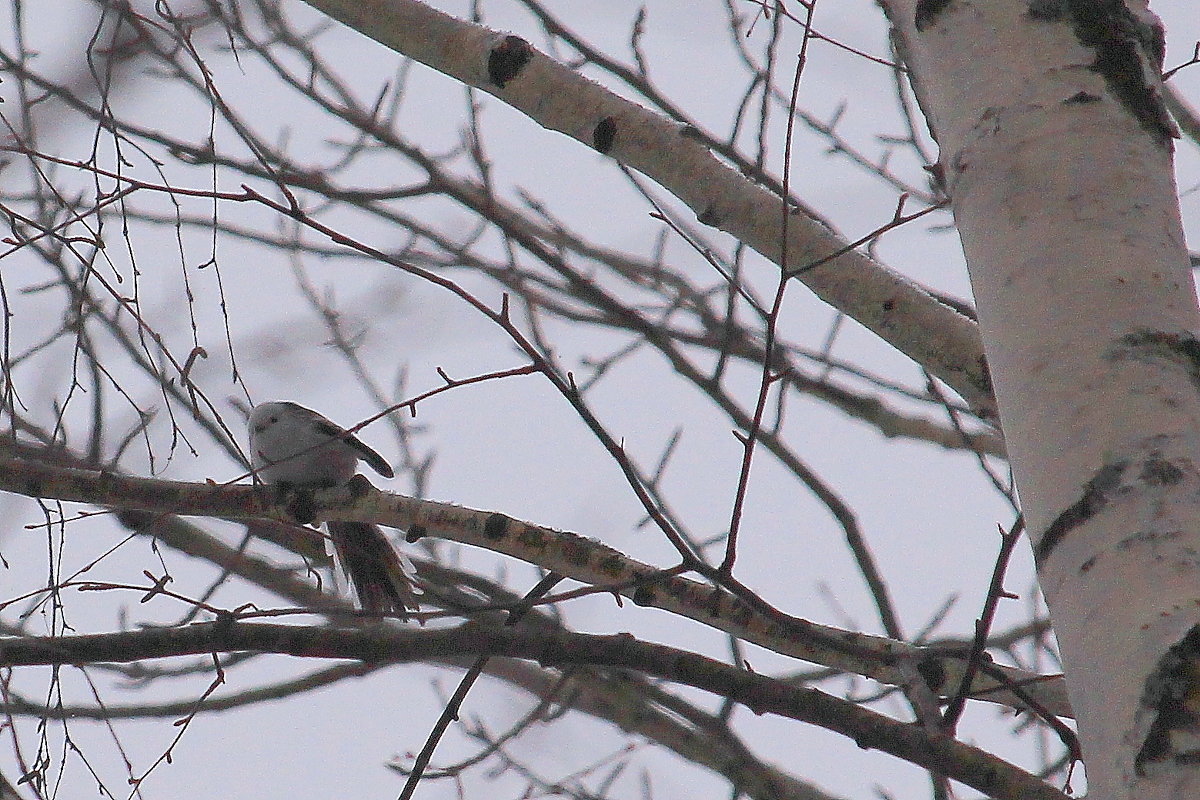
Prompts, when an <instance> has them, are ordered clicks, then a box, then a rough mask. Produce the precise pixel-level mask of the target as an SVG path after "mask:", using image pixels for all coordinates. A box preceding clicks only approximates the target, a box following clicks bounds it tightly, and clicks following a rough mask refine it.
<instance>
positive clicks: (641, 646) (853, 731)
mask: <svg viewBox="0 0 1200 800" xmlns="http://www.w3.org/2000/svg"><path fill="white" fill-rule="evenodd" d="M246 651H250V652H258V653H277V654H283V655H291V656H299V657H303V658H334V659H347V658H349V659H356V660H359V661H364V662H368V663H392V662H406V661H418V660H425V659H428V658H430V657H435V658H448V657H452V656H463V655H468V654H476V655H489V656H507V657H510V658H520V659H527V660H533V661H537V662H538V663H540V664H543V665H547V666H560V665H572V666H574V665H589V666H603V667H612V668H619V669H630V670H636V671H638V672H642V673H645V674H647V675H652V676H655V677H658V678H662V679H665V680H669V681H672V682H674V683H678V684H682V685H685V686H691V687H695V688H697V689H703V690H705V691H708V692H712V693H713V694H716V695H718V696H720V697H725V698H729V699H730V700H733V701H734V702H737V703H740V704H742V705H744V706H746V707H747V708H749V709H750V710H752V711H753V712H754V713H756V714H777V715H779V716H783V717H788V718H791V719H795V720H799V721H803V722H808V723H811V724H814V725H819V726H821V727H823V728H826V729H828V730H831V731H835V732H837V733H841V734H842V735H844V736H848V737H850V738H851V739H853V740H854V742H855V743H856V744H857V745H858V746H859V747H861V748H864V749H875V750H880V751H883V752H886V753H890V754H891V755H894V756H897V757H899V758H902V759H905V760H906V761H910V762H912V763H914V764H918V765H920V766H922V767H925V768H926V769H930V770H933V771H935V772H938V773H940V774H944V775H947V776H949V777H951V778H953V779H954V780H957V781H961V782H962V783H964V784H967V785H968V786H971V787H973V788H975V789H978V790H979V791H981V792H984V793H986V794H987V795H989V796H991V797H1002V798H1025V799H1026V800H1039V799H1042V800H1065V798H1066V795H1065V794H1063V793H1062V792H1060V791H1058V790H1056V789H1054V788H1053V787H1051V786H1049V785H1047V784H1046V783H1044V782H1043V781H1041V780H1040V779H1038V778H1037V777H1035V776H1033V775H1030V774H1029V773H1027V772H1025V771H1023V770H1021V769H1019V768H1018V767H1016V766H1014V765H1012V764H1010V763H1008V762H1006V761H1003V760H1001V759H999V758H997V757H996V756H993V755H991V754H989V753H987V752H985V751H983V750H980V749H978V748H975V747H971V746H970V745H966V744H963V743H962V742H958V741H955V740H954V739H951V738H949V737H945V736H930V735H929V734H928V733H927V732H926V731H925V730H924V729H922V728H921V727H920V726H917V725H910V724H908V723H904V722H900V721H898V720H894V719H892V718H890V717H887V716H885V715H883V714H879V713H877V712H875V711H871V710H870V709H867V708H864V707H862V706H860V705H857V704H855V703H851V702H849V701H847V700H842V699H839V698H836V697H833V696H831V695H828V694H826V693H824V692H821V691H819V690H816V689H809V688H804V687H797V686H792V685H789V684H788V683H786V682H784V681H781V680H778V679H776V678H771V677H768V676H766V675H758V674H756V673H753V672H749V671H746V670H744V669H739V668H737V667H732V666H729V665H727V664H722V663H721V662H719V661H715V660H713V659H711V658H707V657H705V656H701V655H697V654H695V653H689V652H686V651H684V650H678V649H676V648H673V647H667V646H666V645H660V644H651V643H648V642H643V641H640V640H638V639H636V638H634V637H633V636H630V635H629V634H617V635H615V636H598V635H594V634H581V633H570V632H567V631H561V630H560V631H543V630H539V631H529V630H523V629H520V628H517V629H514V628H508V627H504V626H501V627H487V626H483V625H477V624H474V623H467V624H465V625H461V626H459V627H456V628H450V629H444V630H404V629H399V628H396V627H391V626H383V625H380V626H376V627H373V628H369V629H357V630H351V629H342V628H330V627H302V626H296V625H272V624H263V623H244V622H235V621H233V620H232V618H230V619H226V620H220V621H217V622H215V623H204V624H198V625H189V626H186V627H181V628H154V629H149V630H141V631H133V632H123V633H106V634H94V635H90V636H61V637H34V636H30V637H13V638H5V639H0V665H2V666H14V667H15V666H34V665H63V664H88V663H94V662H124V663H127V662H132V661H138V660H143V659H147V658H166V657H171V656H183V655H198V654H206V653H232V652H246Z"/></svg>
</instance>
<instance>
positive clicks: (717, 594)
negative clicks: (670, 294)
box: [0, 458, 1071, 716]
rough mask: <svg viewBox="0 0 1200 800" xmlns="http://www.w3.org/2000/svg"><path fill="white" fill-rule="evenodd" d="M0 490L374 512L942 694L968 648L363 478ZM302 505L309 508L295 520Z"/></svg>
mask: <svg viewBox="0 0 1200 800" xmlns="http://www.w3.org/2000/svg"><path fill="white" fill-rule="evenodd" d="M0 491H8V492H13V493H16V494H22V495H26V496H29V497H37V498H45V499H54V500H65V501H74V502H80V503H88V504H92V505H98V506H105V507H108V508H118V509H124V510H135V511H143V512H151V513H162V514H177V515H184V516H205V517H217V518H221V519H257V518H269V519H276V520H281V521H285V522H296V521H300V522H313V521H317V520H327V519H337V520H342V521H347V522H371V523H375V524H378V525H385V526H388V527H392V528H398V529H400V530H404V531H407V532H408V538H409V540H410V541H415V540H416V539H418V538H420V537H423V536H435V537H437V538H441V539H448V540H451V541H456V542H460V543H463V544H469V545H473V546H476V547H482V548H486V549H488V550H492V551H494V552H497V553H502V554H504V555H508V556H512V557H514V558H518V559H520V560H522V561H526V562H528V563H531V564H535V565H538V566H540V567H542V568H544V569H547V570H552V571H554V572H558V573H560V574H562V575H565V576H567V577H569V578H571V579H573V580H576V581H579V582H581V583H584V584H588V585H591V586H596V587H599V588H601V589H608V590H611V591H612V592H613V593H614V594H619V595H623V596H625V597H628V598H629V599H630V600H632V601H633V602H634V603H636V604H637V605H641V606H649V607H653V608H658V609H661V610H663V611H668V612H670V613H674V614H679V615H682V616H685V617H688V618H690V619H693V620H695V621H697V622H700V623H702V624H704V625H707V626H710V627H713V628H715V629H717V630H720V631H722V632H725V633H727V634H729V635H732V636H735V637H737V638H739V639H742V640H744V641H747V642H751V643H753V644H757V645H759V646H761V647H764V648H766V649H768V650H773V651H775V652H777V653H781V654H783V655H787V656H792V657H794V658H799V659H803V660H805V661H809V662H812V663H816V664H822V665H825V666H828V667H833V668H835V669H839V670H842V671H845V672H849V673H854V674H858V675H864V676H866V677H869V678H873V679H874V680H877V681H880V682H881V683H885V684H890V685H903V684H905V683H906V682H909V681H910V676H911V675H912V670H913V669H914V668H915V669H917V670H918V671H919V673H920V674H921V675H922V676H924V677H925V679H926V681H927V682H928V683H929V685H930V688H931V689H932V691H934V692H935V693H938V694H941V695H943V696H946V695H949V694H952V693H953V692H954V690H955V689H957V687H958V686H959V684H960V682H961V680H962V676H963V674H964V672H965V670H966V667H967V661H966V659H965V655H966V652H965V651H962V652H958V651H955V652H947V651H946V650H944V649H938V648H929V647H916V646H913V645H910V644H907V643H905V642H900V641H896V640H894V639H888V638H886V637H882V636H871V635H867V634H863V633H857V632H854V631H847V630H842V629H839V628H833V627H829V626H825V625H819V624H817V623H814V622H810V621H808V620H804V619H800V618H798V617H793V616H789V615H786V614H782V613H776V614H773V615H771V616H767V615H765V614H763V613H762V612H760V611H759V610H758V609H757V608H755V607H753V606H751V605H749V604H748V603H746V602H745V601H743V600H742V599H740V598H738V597H737V596H735V595H733V594H731V593H729V592H727V591H725V590H723V589H720V588H717V587H713V586H711V585H709V584H707V583H702V582H700V581H696V580H692V579H690V578H685V577H683V576H680V575H675V574H673V573H670V572H664V571H663V570H661V569H658V568H656V567H652V566H650V565H648V564H644V563H642V562H640V561H637V560H635V559H632V558H630V557H628V556H626V555H625V554H623V553H621V552H620V551H618V550H616V549H614V548H612V547H609V546H608V545H605V544H603V543H601V542H598V541H596V540H594V539H588V538H586V537H583V536H579V535H577V534H574V533H567V532H564V531H556V530H553V529H551V528H546V527H542V526H539V525H532V524H530V523H527V522H521V521H519V520H515V519H513V518H511V517H508V516H505V515H504V514H499V513H494V512H487V511H478V510H474V509H469V508H463V507H461V506H455V505H451V504H449V503H438V502H434V501H431V500H420V499H417V498H412V497H407V496H404V495H400V494H393V493H389V492H381V491H379V490H377V489H375V488H373V487H371V486H370V485H369V484H368V483H367V482H366V481H365V479H363V480H356V481H353V482H351V485H350V486H349V487H346V488H341V489H325V490H319V491H314V492H305V493H303V494H297V493H290V494H289V493H283V492H280V491H279V490H278V489H277V488H276V487H266V486H250V485H221V484H216V483H207V484H196V483H184V482H179V481H166V480H158V479H153V478H133V477H127V476H121V475H115V474H112V473H106V472H97V471H92V470H83V469H72V468H67V467H58V466H52V465H48V464H44V463H39V462H35V461H29V460H25V459H19V458H15V459H0ZM298 508H299V509H300V510H301V511H302V512H303V517H304V518H302V519H299V520H297V518H296V511H297V509H298ZM997 669H998V670H999V671H1000V672H1001V673H1002V674H1003V675H1004V677H1005V680H1006V681H1007V682H1008V683H1009V684H1014V685H1017V686H1020V687H1021V689H1022V691H1023V692H1024V694H1025V695H1026V696H1028V697H1031V698H1033V699H1034V700H1035V701H1036V702H1037V703H1038V704H1040V705H1041V706H1042V707H1043V708H1044V709H1046V710H1048V711H1050V712H1051V713H1054V714H1056V715H1059V716H1070V714H1071V710H1070V705H1069V703H1068V701H1067V699H1066V696H1065V694H1064V692H1063V689H1062V683H1061V680H1060V679H1059V678H1058V677H1057V676H1044V675H1037V674H1034V673H1029V672H1026V671H1024V670H1019V669H1016V668H1013V667H999V668H997ZM969 694H970V696H971V697H972V698H974V699H980V700H987V701H989V702H996V703H1002V704H1005V705H1009V706H1013V707H1016V708H1026V705H1025V703H1024V702H1023V701H1022V700H1021V698H1020V697H1019V696H1018V695H1017V694H1015V693H1013V692H1011V691H1009V690H1008V689H1006V688H1004V684H1003V683H1002V682H1000V681H998V680H997V679H996V678H995V677H994V676H992V675H979V676H977V677H976V679H975V681H974V682H973V683H972V685H971V691H970V693H969Z"/></svg>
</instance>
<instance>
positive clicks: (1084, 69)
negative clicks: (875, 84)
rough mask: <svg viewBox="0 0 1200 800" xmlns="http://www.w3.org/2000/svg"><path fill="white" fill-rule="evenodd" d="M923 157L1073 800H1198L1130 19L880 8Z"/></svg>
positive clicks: (987, 9) (1182, 260) (1124, 7)
mask: <svg viewBox="0 0 1200 800" xmlns="http://www.w3.org/2000/svg"><path fill="white" fill-rule="evenodd" d="M887 6H888V11H889V14H890V16H891V19H892V22H893V24H894V26H895V28H896V30H897V32H898V35H899V39H900V42H901V47H902V50H903V51H904V53H905V56H906V61H907V63H908V66H909V68H910V69H911V71H912V76H913V83H914V85H915V86H916V89H917V93H918V97H919V98H920V101H921V103H922V106H923V109H924V112H925V114H926V116H927V119H928V120H929V123H930V127H931V130H932V131H933V133H934V135H935V136H936V138H937V140H938V143H939V145H940V148H941V155H940V160H939V166H940V173H941V177H942V178H943V179H944V182H945V188H946V190H947V192H948V194H949V195H950V197H951V198H952V201H953V208H954V216H955V220H956V222H957V224H958V228H959V231H960V233H961V237H962V244H963V250H964V251H965V254H966V257H967V261H968V262H969V266H970V272H971V281H972V285H973V287H974V292H975V298H976V302H977V304H978V308H979V316H980V324H981V329H982V333H983V337H984V342H985V348H986V352H987V356H988V360H989V364H990V367H991V374H992V377H993V381H994V385H995V390H996V394H997V399H998V402H999V410H1000V416H1001V420H1002V423H1003V429H1004V434H1005V440H1006V442H1007V446H1008V454H1009V457H1010V459H1011V463H1012V467H1013V470H1014V473H1015V477H1016V482H1017V486H1018V489H1019V491H1020V495H1021V500H1022V505H1023V508H1024V512H1025V514H1026V517H1027V520H1028V523H1029V532H1030V535H1031V537H1032V540H1033V542H1034V548H1035V553H1036V556H1037V560H1038V572H1039V576H1040V580H1041V584H1042V588H1043V590H1044V592H1045V595H1046V598H1047V601H1048V603H1049V606H1050V610H1051V616H1052V619H1053V622H1054V627H1055V630H1056V632H1057V635H1058V639H1059V643H1060V646H1061V649H1062V656H1063V660H1064V662H1065V665H1066V675H1067V681H1068V687H1069V691H1070V694H1071V698H1072V703H1073V706H1074V708H1075V710H1076V713H1077V718H1078V720H1079V728H1080V733H1081V739H1082V743H1083V749H1084V754H1085V761H1086V765H1087V776H1088V785H1089V796H1092V797H1103V798H1129V797H1138V798H1160V797H1163V798H1165V797H1195V796H1197V792H1198V791H1200V779H1198V773H1197V768H1196V762H1197V756H1198V755H1200V745H1198V744H1197V741H1196V739H1195V738H1194V732H1195V729H1196V721H1197V717H1196V716H1195V715H1194V712H1193V711H1192V709H1191V708H1190V707H1189V702H1190V699H1191V697H1192V696H1194V695H1195V693H1196V690H1197V688H1198V686H1197V682H1196V677H1197V676H1196V672H1195V667H1194V666H1193V665H1194V663H1195V659H1196V655H1197V653H1200V626H1198V625H1197V617H1198V616H1200V606H1198V604H1197V585H1198V584H1197V578H1198V575H1200V572H1198V569H1197V566H1198V559H1197V553H1200V473H1198V471H1197V466H1196V455H1197V453H1198V452H1200V441H1198V438H1197V434H1198V432H1200V395H1198V394H1197V391H1196V389H1197V378H1198V375H1200V373H1198V372H1197V368H1198V366H1200V360H1198V359H1200V345H1198V343H1197V341H1196V339H1195V336H1194V334H1193V333H1192V331H1193V330H1194V329H1195V327H1196V296H1195V290H1194V287H1193V283H1192V277H1191V274H1190V272H1189V267H1188V255H1187V252H1186V248H1185V246H1184V239H1183V232H1182V228H1181V224H1180V218H1179V211H1178V202H1177V194H1176V188H1175V183H1174V177H1173V171H1172V160H1173V159H1172V155H1173V146H1172V145H1173V143H1172V137H1173V135H1174V132H1173V127H1172V124H1171V122H1170V121H1169V120H1168V118H1167V116H1166V113H1165V111H1164V108H1163V104H1162V96H1161V81H1160V79H1159V75H1160V70H1161V66H1162V41H1163V37H1162V30H1161V28H1160V26H1159V25H1158V21H1157V19H1156V18H1155V17H1154V16H1153V15H1152V14H1150V13H1149V11H1148V9H1147V8H1146V6H1145V5H1144V4H1139V3H1135V2H1131V3H1128V4H1122V3H1121V2H1076V1H1074V0H1063V1H1062V2H1018V1H1017V0H1003V1H1001V2H996V1H995V0H991V1H988V2H983V1H981V2H970V1H969V0H953V1H952V2H945V1H944V0H920V1H919V2H907V1H897V2H889V3H887Z"/></svg>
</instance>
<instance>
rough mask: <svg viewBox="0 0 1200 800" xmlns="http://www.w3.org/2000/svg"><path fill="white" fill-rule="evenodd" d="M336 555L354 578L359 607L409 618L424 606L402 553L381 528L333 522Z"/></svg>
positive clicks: (331, 534) (331, 528)
mask: <svg viewBox="0 0 1200 800" xmlns="http://www.w3.org/2000/svg"><path fill="white" fill-rule="evenodd" d="M328 527H329V539H330V541H331V542H332V543H333V551H334V555H335V556H336V557H337V560H338V561H339V562H340V563H341V565H342V569H343V570H345V572H346V574H347V575H348V576H349V577H350V582H351V583H352V584H353V585H354V592H355V594H357V595H358V604H359V605H360V606H361V607H362V609H363V611H369V612H372V613H376V614H379V613H388V612H396V613H398V614H399V615H400V617H401V619H408V612H409V611H416V610H417V609H419V608H420V607H421V604H420V602H418V600H417V594H416V591H415V590H414V589H413V584H412V581H411V580H410V578H409V576H408V573H407V571H406V570H405V569H404V565H403V563H402V561H401V557H400V554H399V553H397V552H396V550H395V548H393V547H392V544H391V542H389V541H388V540H387V537H386V536H384V535H383V531H382V530H380V528H379V526H377V525H371V524H369V523H365V522H330V523H328Z"/></svg>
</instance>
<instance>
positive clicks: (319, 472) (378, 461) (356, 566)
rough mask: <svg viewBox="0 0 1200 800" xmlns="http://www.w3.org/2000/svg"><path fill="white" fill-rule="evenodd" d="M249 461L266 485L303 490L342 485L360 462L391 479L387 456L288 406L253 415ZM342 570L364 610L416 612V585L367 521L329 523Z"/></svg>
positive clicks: (263, 407) (270, 406)
mask: <svg viewBox="0 0 1200 800" xmlns="http://www.w3.org/2000/svg"><path fill="white" fill-rule="evenodd" d="M249 427H250V461H251V465H252V466H253V467H254V471H255V474H256V475H258V477H259V478H260V479H261V480H262V481H263V482H265V483H273V484H286V485H289V486H295V487H301V488H320V487H330V486H342V485H344V484H345V483H347V482H348V481H349V480H350V479H351V478H353V477H354V473H355V471H356V469H357V468H358V462H359V461H365V462H367V463H368V464H369V465H370V466H371V469H373V470H375V471H376V472H378V473H379V474H380V475H383V476H384V477H385V478H390V477H392V476H393V475H394V473H393V472H392V468H391V466H390V465H389V464H388V463H387V461H385V460H384V458H383V456H381V455H379V453H376V452H375V451H374V450H372V449H371V448H370V447H367V446H366V445H365V444H363V443H362V442H361V441H360V440H359V439H358V437H356V436H354V435H353V434H352V433H350V432H349V431H346V430H345V429H343V428H341V427H340V426H338V425H335V424H334V423H332V422H330V421H329V420H327V419H325V417H323V416H321V415H320V414H318V413H317V412H315V411H313V410H311V409H308V408H305V407H304V406H299V405H296V404H295V403H287V402H272V403H260V404H259V405H257V406H255V407H254V410H253V411H251V412H250V420H249ZM327 526H328V528H329V538H330V541H331V542H332V543H333V549H334V552H335V554H336V555H337V559H338V561H339V562H340V563H341V565H342V569H344V570H345V571H346V574H347V575H349V576H350V582H351V583H353V584H354V591H355V593H356V594H357V595H358V602H359V605H361V606H362V608H363V610H364V611H370V612H374V613H382V612H388V611H394V612H399V613H400V614H402V615H403V614H405V612H407V611H416V610H417V609H418V608H419V607H420V604H419V603H418V602H417V598H416V595H415V593H414V592H413V588H412V584H411V582H410V581H409V578H408V575H407V573H406V571H405V569H404V565H403V563H402V562H401V560H400V556H399V555H398V554H397V553H396V551H395V549H393V547H392V545H391V543H390V542H388V540H387V537H385V536H384V535H383V531H382V530H380V529H379V527H378V526H376V525H371V524H369V523H365V522H336V521H331V522H329V523H327Z"/></svg>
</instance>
